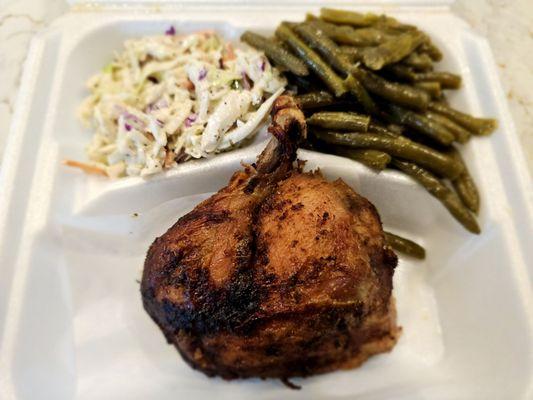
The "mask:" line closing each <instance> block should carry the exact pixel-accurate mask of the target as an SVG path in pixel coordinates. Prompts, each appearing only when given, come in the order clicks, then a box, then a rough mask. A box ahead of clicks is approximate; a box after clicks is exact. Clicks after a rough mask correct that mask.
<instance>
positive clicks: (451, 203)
mask: <svg viewBox="0 0 533 400" xmlns="http://www.w3.org/2000/svg"><path fill="white" fill-rule="evenodd" d="M392 165H394V166H395V167H396V168H398V169H399V170H401V171H402V172H404V173H405V174H407V175H409V176H411V177H413V178H414V179H415V180H416V181H418V182H419V183H420V184H421V185H422V186H424V187H425V188H426V190H427V191H428V192H429V193H430V194H432V195H433V196H435V197H436V198H437V199H439V200H440V202H441V203H442V204H443V205H444V207H446V209H447V210H448V211H449V212H450V214H452V215H453V217H454V218H455V219H456V220H457V221H458V222H459V223H460V224H461V225H463V226H464V227H465V228H466V229H467V230H469V231H470V232H472V233H476V234H477V233H480V232H481V230H480V229H479V225H478V223H477V221H476V219H475V217H474V216H473V215H472V214H471V213H470V211H469V210H468V209H467V208H466V207H465V206H464V205H463V203H462V202H461V199H460V198H459V197H458V196H457V194H456V193H455V192H453V191H452V190H451V189H450V188H448V187H447V186H446V185H445V184H444V183H443V182H441V180H440V179H439V178H437V177H436V176H435V175H433V174H432V173H431V172H429V171H427V170H425V169H424V168H422V167H420V166H418V165H416V164H413V163H410V162H406V161H400V160H397V159H393V160H392Z"/></svg>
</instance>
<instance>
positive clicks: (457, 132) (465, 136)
mask: <svg viewBox="0 0 533 400" xmlns="http://www.w3.org/2000/svg"><path fill="white" fill-rule="evenodd" d="M424 115H425V116H426V117H428V118H429V119H432V120H434V121H436V122H438V123H439V124H441V125H442V126H444V127H446V129H448V130H449V131H450V132H451V133H453V135H454V136H455V140H457V141H458V142H459V143H466V142H468V140H469V139H470V132H469V131H467V130H466V129H465V128H463V127H462V126H460V125H458V124H456V123H455V122H453V121H452V120H451V119H449V118H447V117H445V116H444V115H441V114H437V113H435V112H431V111H426V113H425V114H424Z"/></svg>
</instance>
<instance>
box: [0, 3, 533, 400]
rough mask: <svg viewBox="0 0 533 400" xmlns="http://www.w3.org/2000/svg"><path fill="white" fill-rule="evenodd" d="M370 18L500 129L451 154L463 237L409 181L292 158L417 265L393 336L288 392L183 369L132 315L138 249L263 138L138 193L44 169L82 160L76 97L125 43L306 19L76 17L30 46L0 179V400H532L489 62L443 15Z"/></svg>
mask: <svg viewBox="0 0 533 400" xmlns="http://www.w3.org/2000/svg"><path fill="white" fill-rule="evenodd" d="M105 3H109V2H105ZM377 3H379V4H377ZM377 3H376V4H375V6H374V7H370V8H373V9H375V10H377V11H385V12H387V13H390V14H393V15H395V16H397V17H399V18H401V19H402V20H403V21H406V22H411V23H415V24H417V25H418V26H420V27H421V28H422V29H424V30H426V31H427V32H429V33H430V34H431V36H432V37H433V38H434V41H435V42H436V43H437V44H438V45H439V46H440V47H441V48H442V49H443V50H444V53H445V61H444V62H443V63H442V68H445V69H449V70H452V71H455V72H458V73H460V74H461V75H462V76H463V78H464V87H463V88H462V89H461V90H460V91H458V93H454V94H453V96H452V97H451V99H452V102H453V104H454V105H455V106H458V107H460V108H463V109H466V110H467V111H470V112H472V113H474V114H478V115H486V116H493V117H496V118H497V119H498V120H499V123H500V126H499V128H498V130H497V131H496V132H495V134H494V135H493V136H491V137H490V138H475V139H474V140H472V141H471V142H470V143H469V144H468V145H466V146H465V147H464V153H465V158H466V159H467V160H468V162H469V166H470V169H471V171H472V173H473V175H474V176H475V178H476V180H477V182H478V184H479V187H480V191H481V196H482V200H483V204H482V209H481V213H480V223H481V227H482V230H483V233H482V234H481V235H480V236H474V235H471V234H469V233H468V232H466V231H465V230H464V229H462V227H461V226H460V225H459V224H457V223H456V222H455V221H454V220H453V219H452V218H451V217H450V215H448V213H447V212H446V210H445V209H444V208H443V207H442V206H441V205H440V204H439V203H438V201H437V200H435V199H433V198H432V197H430V196H429V195H427V193H425V192H424V190H423V189H421V188H420V187H419V186H418V185H416V184H415V183H414V182H412V181H411V180H410V179H409V178H406V177H404V176H402V175H400V174H398V173H395V172H390V171H387V172H383V173H381V174H379V175H377V174H375V173H374V172H372V171H370V170H368V169H366V168H365V167H363V166H361V165H359V164H357V163H355V162H352V161H349V160H346V159H342V158H338V157H335V156H329V155H321V154H316V153H312V152H308V151H301V152H300V158H301V159H305V160H308V164H307V167H308V168H314V167H320V168H321V169H322V171H323V172H324V173H325V175H326V176H327V177H328V178H330V179H334V178H338V177H342V178H343V179H344V180H345V181H346V182H347V183H349V184H350V185H351V186H352V187H354V188H355V189H356V190H357V191H358V192H360V193H362V194H363V195H365V196H367V197H368V198H369V199H370V200H371V201H372V202H373V203H374V204H375V205H376V206H377V208H378V210H379V211H380V213H381V216H382V219H383V221H384V224H385V226H386V228H388V229H390V230H393V231H397V232H399V233H404V234H405V235H407V236H409V237H412V238H414V239H415V240H417V241H419V242H421V243H422V244H423V245H424V246H425V247H426V249H427V251H428V258H427V260H426V261H425V262H419V261H414V260H412V259H409V258H401V259H400V264H399V266H398V268H397V271H396V275H395V296H396V298H397V303H398V318H399V322H400V324H401V325H402V326H403V328H404V333H403V335H402V337H401V339H400V341H399V343H398V345H397V346H396V348H395V349H394V350H393V351H392V353H390V354H386V355H380V356H377V357H374V358H372V359H371V360H369V361H368V362H367V363H365V364H364V365H363V366H362V367H361V368H359V369H356V370H351V371H341V372H335V373H330V374H326V375H321V376H316V377H311V378H308V379H305V380H302V379H296V380H295V381H296V382H297V383H300V384H302V385H303V389H302V390H301V391H291V390H288V389H287V388H285V387H284V386H283V385H282V384H280V383H279V382H278V381H274V380H268V381H261V380H248V381H232V382H226V381H223V380H221V379H218V378H215V379H209V378H207V377H205V376H204V375H202V374H201V373H198V372H196V371H193V370H191V369H190V368H189V367H188V366H186V365H185V363H184V362H183V361H182V360H181V359H180V358H179V356H178V354H177V353H176V351H175V350H174V349H173V348H172V347H170V346H168V345H167V344H166V342H165V341H164V339H163V336H162V335H161V333H160V332H159V329H158V328H157V327H156V326H155V325H154V324H153V322H152V321H151V320H150V319H149V317H148V316H147V314H146V313H145V312H144V310H143V309H142V306H141V298H140V293H139V284H138V282H136V280H137V279H139V277H140V274H141V270H142V264H143V257H144V254H145V251H146V249H147V247H148V245H149V244H150V242H151V241H152V240H153V238H154V237H155V236H156V235H159V234H161V233H162V232H164V231H165V229H166V228H167V227H168V226H170V225H171V224H172V223H173V221H174V220H176V219H177V217H178V216H180V215H182V214H184V213H186V212H187V211H188V210H190V209H191V208H192V207H193V206H194V205H195V204H196V203H197V202H198V201H199V200H200V199H202V198H205V196H207V194H206V193H210V192H213V191H216V190H218V189H219V188H220V187H221V186H223V185H224V184H225V182H227V180H228V178H229V176H230V175H231V173H232V172H233V171H234V170H236V169H238V168H239V167H240V166H239V163H240V162H241V161H243V160H244V161H251V160H253V159H254V157H255V156H256V154H257V153H258V152H259V151H260V150H261V149H262V147H263V146H264V142H265V140H266V138H267V135H266V133H265V131H264V130H263V131H262V132H261V133H260V134H259V135H258V137H257V138H256V140H255V141H254V142H253V143H252V144H251V145H249V146H247V147H245V148H242V149H239V150H236V151H233V152H230V153H227V154H223V155H220V156H217V157H216V158H214V159H212V160H207V161H206V160H204V161H195V162H190V163H186V164H183V165H182V166H180V168H179V169H178V170H176V171H171V172H168V173H166V174H164V175H160V176H157V177H154V178H152V179H149V180H143V179H141V178H127V179H123V180H119V181H109V180H105V179H100V178H97V177H92V176H85V175H82V174H80V173H78V172H76V171H73V170H69V169H67V168H66V167H64V166H62V165H61V161H62V160H63V159H66V158H74V159H83V158H84V154H83V147H84V145H85V143H86V142H87V141H88V139H89V135H90V133H89V132H87V131H83V130H82V129H81V127H80V125H79V123H78V121H77V120H76V118H75V109H76V106H77V105H78V104H79V103H80V101H81V100H82V98H83V97H84V96H85V94H86V93H85V92H84V87H83V84H84V82H85V81H86V79H87V78H88V77H89V76H90V75H91V74H93V73H94V72H95V71H97V70H98V69H99V68H101V66H102V65H105V64H106V62H107V61H109V59H110V58H111V57H112V54H113V51H114V50H116V49H118V48H120V46H121V43H122V42H123V41H124V40H125V39H126V38H129V37H133V36H139V35H145V34H151V33H159V32H162V31H164V30H165V29H166V28H167V27H168V26H169V25H170V24H173V25H174V26H175V27H176V29H177V30H178V31H179V32H187V31H194V30H198V29H205V28H213V29H215V30H217V31H218V32H220V33H221V34H222V35H224V36H225V37H227V38H229V39H237V38H238V37H239V34H240V32H242V31H243V30H244V29H253V30H256V31H259V32H261V31H262V32H267V31H270V30H272V29H273V28H274V27H275V26H276V25H277V24H278V23H279V22H280V20H281V19H294V20H297V19H301V18H303V16H304V14H305V12H307V11H315V10H316V9H317V8H318V3H314V2H304V1H299V2H298V1H287V2H281V1H278V2H274V3H272V2H270V3H269V4H268V5H266V4H265V5H261V4H257V3H253V2H246V3H244V2H236V3H232V4H231V5H228V4H226V5H224V6H223V5H221V3H220V2H218V4H220V5H217V3H216V2H212V3H208V2H203V3H198V4H193V3H192V2H184V3H181V5H174V6H172V5H170V6H169V5H167V6H163V7H159V8H155V7H149V6H147V5H146V4H144V5H139V4H136V5H132V4H130V5H124V4H121V3H117V4H114V5H110V4H107V5H105V6H82V7H79V8H77V9H74V10H73V11H71V12H69V13H68V14H66V15H65V16H63V17H61V18H60V19H58V20H57V21H55V22H54V23H53V24H52V25H51V26H50V28H48V29H47V30H46V31H45V32H42V33H41V34H39V35H38V36H37V37H36V38H35V39H34V40H33V43H32V45H31V49H30V52H29V56H28V60H27V62H26V66H25V68H24V74H23V78H22V84H21V89H20V96H19V100H18V103H17V106H16V112H15V115H14V118H13V121H14V122H13V126H12V132H11V136H10V139H9V144H8V147H7V150H6V154H5V158H4V163H3V165H2V170H1V173H2V175H1V183H0V184H1V190H2V193H1V201H0V346H1V347H0V399H2V400H8V399H56V400H59V399H95V400H96V399H210V398H214V397H216V398H221V399H249V398H252V396H253V398H256V399H280V398H284V399H308V398H312V399H352V398H357V399H368V400H370V399H372V400H377V399H526V398H532V395H533V392H532V376H533V351H532V335H533V318H532V297H531V273H532V272H533V268H532V266H533V261H531V260H533V246H532V244H533V230H532V216H533V212H532V203H533V202H532V192H531V186H530V183H531V180H530V178H529V177H528V175H527V172H526V169H525V167H524V166H525V163H524V159H523V156H522V153H521V151H520V148H519V144H518V141H517V136H516V134H515V130H514V126H513V123H512V120H511V118H510V115H509V111H508V109H507V105H506V102H505V98H504V95H503V92H502V89H501V86H500V83H499V82H498V78H497V74H496V70H495V66H494V62H493V59H492V56H491V53H490V50H489V47H488V45H487V42H486V41H485V40H484V39H482V38H480V37H478V36H476V35H475V34H473V33H472V32H471V31H470V30H469V28H468V26H467V25H466V24H465V23H464V22H462V21H461V20H459V19H457V18H456V17H454V16H453V15H452V14H451V13H450V11H449V9H448V8H447V7H446V5H445V4H441V3H436V4H433V5H431V6H428V5H427V3H428V2H427V1H412V2H410V5H406V4H405V2H401V1H400V2H394V3H399V4H393V5H392V6H391V5H390V4H388V5H386V4H385V3H383V2H377ZM444 3H446V2H444ZM343 6H344V7H350V6H348V5H346V4H344V5H343ZM352 7H353V4H352ZM357 8H358V9H361V8H363V7H357ZM365 8H369V7H365ZM134 213H138V216H135V215H134ZM528 267H529V269H528Z"/></svg>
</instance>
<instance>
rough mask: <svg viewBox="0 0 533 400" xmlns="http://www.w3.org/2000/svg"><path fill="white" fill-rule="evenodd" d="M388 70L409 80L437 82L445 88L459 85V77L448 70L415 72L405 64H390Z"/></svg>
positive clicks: (455, 87) (454, 87)
mask: <svg viewBox="0 0 533 400" xmlns="http://www.w3.org/2000/svg"><path fill="white" fill-rule="evenodd" d="M388 70H389V71H390V72H392V73H393V74H394V75H395V76H397V77H398V78H401V79H405V80H407V81H409V82H412V83H415V82H438V83H440V85H441V86H442V87H443V88H445V89H458V88H459V87H461V77H460V76H459V75H456V74H451V73H449V72H435V71H428V72H415V71H413V70H412V69H411V68H410V67H407V66H405V65H399V64H396V65H391V66H390V67H389V68H388Z"/></svg>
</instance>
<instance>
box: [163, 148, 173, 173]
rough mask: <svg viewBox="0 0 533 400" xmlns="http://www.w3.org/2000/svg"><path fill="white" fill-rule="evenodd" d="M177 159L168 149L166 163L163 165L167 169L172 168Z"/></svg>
mask: <svg viewBox="0 0 533 400" xmlns="http://www.w3.org/2000/svg"><path fill="white" fill-rule="evenodd" d="M175 159H176V154H174V152H173V151H171V150H168V149H167V153H166V154H165V162H164V163H163V167H165V168H166V169H168V168H170V167H172V164H173V163H174V160H175Z"/></svg>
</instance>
